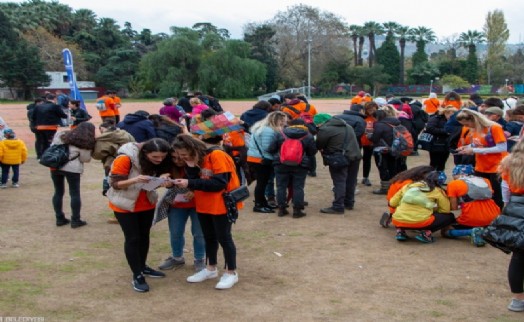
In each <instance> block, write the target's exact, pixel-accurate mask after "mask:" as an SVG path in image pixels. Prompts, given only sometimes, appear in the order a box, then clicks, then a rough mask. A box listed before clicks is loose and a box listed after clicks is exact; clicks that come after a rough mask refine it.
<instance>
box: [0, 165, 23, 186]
mask: <svg viewBox="0 0 524 322" xmlns="http://www.w3.org/2000/svg"><path fill="white" fill-rule="evenodd" d="M9 168H12V169H13V177H12V178H11V182H12V183H13V184H15V183H18V176H19V173H20V172H19V170H20V165H19V164H3V163H2V184H6V183H7V178H8V177H9Z"/></svg>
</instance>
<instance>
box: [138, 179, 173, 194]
mask: <svg viewBox="0 0 524 322" xmlns="http://www.w3.org/2000/svg"><path fill="white" fill-rule="evenodd" d="M167 180H169V179H165V178H159V177H149V182H146V183H144V184H143V185H142V186H141V187H140V188H141V189H143V190H146V191H153V190H155V189H156V188H158V187H160V185H161V184H163V183H164V182H166V181H167Z"/></svg>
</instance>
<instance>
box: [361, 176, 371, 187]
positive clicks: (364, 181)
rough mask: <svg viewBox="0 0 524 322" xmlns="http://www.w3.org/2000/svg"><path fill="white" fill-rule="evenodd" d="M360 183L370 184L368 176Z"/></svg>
mask: <svg viewBox="0 0 524 322" xmlns="http://www.w3.org/2000/svg"><path fill="white" fill-rule="evenodd" d="M361 183H362V184H363V185H365V186H368V187H369V186H371V181H369V178H364V179H362V181H361Z"/></svg>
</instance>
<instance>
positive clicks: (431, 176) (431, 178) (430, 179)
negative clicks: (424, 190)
mask: <svg viewBox="0 0 524 322" xmlns="http://www.w3.org/2000/svg"><path fill="white" fill-rule="evenodd" d="M439 175H440V174H439V172H438V171H431V172H430V173H428V174H426V177H425V178H424V182H426V184H427V185H428V187H429V191H433V189H435V188H436V187H439V188H440V183H439Z"/></svg>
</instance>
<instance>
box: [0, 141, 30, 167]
mask: <svg viewBox="0 0 524 322" xmlns="http://www.w3.org/2000/svg"><path fill="white" fill-rule="evenodd" d="M25 160H27V147H26V146H25V143H24V141H22V140H20V139H5V140H2V141H0V163H3V164H7V165H16V164H21V163H23V162H25Z"/></svg>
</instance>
